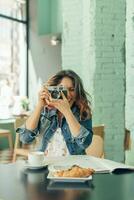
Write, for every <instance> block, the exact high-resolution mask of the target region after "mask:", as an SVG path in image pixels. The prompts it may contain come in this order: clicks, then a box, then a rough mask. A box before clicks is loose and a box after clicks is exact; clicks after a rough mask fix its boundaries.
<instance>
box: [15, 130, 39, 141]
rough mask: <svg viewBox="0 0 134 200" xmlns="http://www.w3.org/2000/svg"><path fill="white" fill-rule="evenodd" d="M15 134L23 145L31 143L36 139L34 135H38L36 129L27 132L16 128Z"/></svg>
mask: <svg viewBox="0 0 134 200" xmlns="http://www.w3.org/2000/svg"><path fill="white" fill-rule="evenodd" d="M16 132H18V133H19V134H20V141H21V142H22V143H23V144H29V143H31V142H33V140H34V139H35V138H36V135H37V134H38V128H36V129H34V130H29V129H26V128H17V129H16Z"/></svg>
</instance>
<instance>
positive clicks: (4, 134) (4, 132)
mask: <svg viewBox="0 0 134 200" xmlns="http://www.w3.org/2000/svg"><path fill="white" fill-rule="evenodd" d="M0 137H6V138H7V139H8V143H9V148H10V150H11V151H13V138H12V133H11V132H10V130H6V129H0Z"/></svg>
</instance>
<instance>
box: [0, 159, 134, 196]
mask: <svg viewBox="0 0 134 200" xmlns="http://www.w3.org/2000/svg"><path fill="white" fill-rule="evenodd" d="M20 167H21V165H20V164H19V165H18V164H16V163H14V164H6V165H4V164H0V199H3V200H27V199H28V200H78V199H81V200H133V198H134V173H133V172H131V173H124V174H95V175H93V180H92V181H89V182H87V183H85V184H82V183H81V184H77V183H74V184H72V183H71V184H66V183H62V184H59V183H58V184H57V183H52V182H49V180H47V179H46V176H47V173H48V171H47V169H42V170H36V171H35V170H34V171H32V170H28V169H27V170H24V171H21V169H20Z"/></svg>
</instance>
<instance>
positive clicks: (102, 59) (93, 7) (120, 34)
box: [62, 0, 126, 161]
mask: <svg viewBox="0 0 134 200" xmlns="http://www.w3.org/2000/svg"><path fill="white" fill-rule="evenodd" d="M125 9H126V8H125V0H114V1H108V0H97V1H96V0H91V1H89V0H84V1H81V0H73V1H72V0H68V1H66V0H63V47H62V63H63V68H64V69H66V68H71V69H73V70H75V71H76V72H77V73H78V74H79V75H80V76H81V77H82V79H83V82H84V85H85V87H86V90H87V91H88V92H90V93H91V95H92V99H93V124H95V125H96V124H105V126H106V128H105V155H106V158H109V159H112V160H115V161H123V160H124V151H123V142H124V133H125V131H124V128H125V121H124V120H125V119H124V114H125V54H124V52H125V11H126V10H125Z"/></svg>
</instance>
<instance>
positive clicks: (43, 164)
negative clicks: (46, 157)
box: [25, 162, 47, 170]
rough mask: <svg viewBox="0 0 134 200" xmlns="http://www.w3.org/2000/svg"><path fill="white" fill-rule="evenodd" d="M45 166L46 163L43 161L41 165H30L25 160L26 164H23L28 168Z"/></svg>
mask: <svg viewBox="0 0 134 200" xmlns="http://www.w3.org/2000/svg"><path fill="white" fill-rule="evenodd" d="M46 166H47V164H45V163H42V164H41V165H38V166H37V165H31V164H29V163H28V162H26V164H25V167H26V168H28V169H35V170H36V169H42V168H45V167H46Z"/></svg>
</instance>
